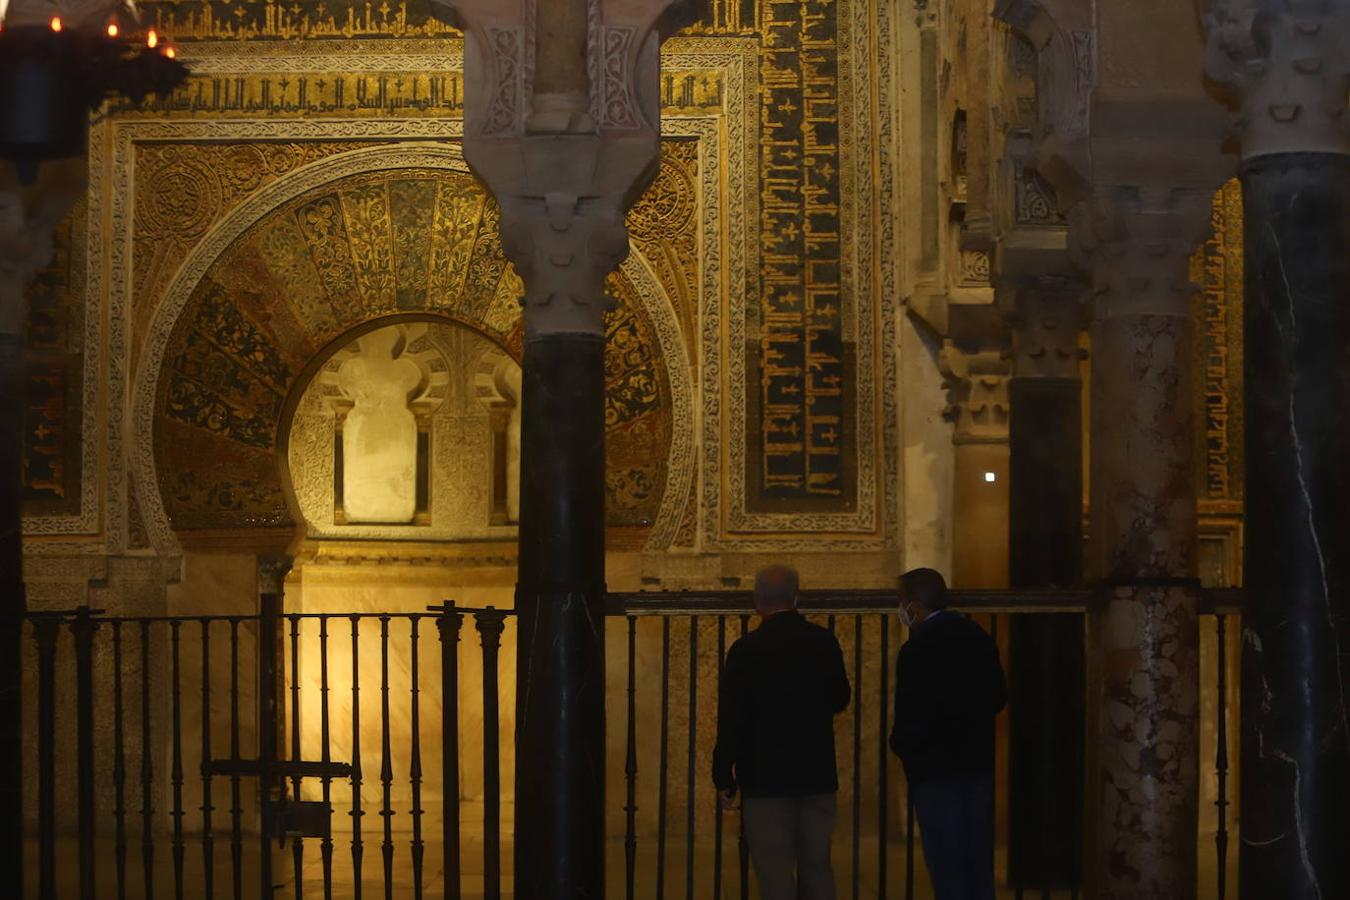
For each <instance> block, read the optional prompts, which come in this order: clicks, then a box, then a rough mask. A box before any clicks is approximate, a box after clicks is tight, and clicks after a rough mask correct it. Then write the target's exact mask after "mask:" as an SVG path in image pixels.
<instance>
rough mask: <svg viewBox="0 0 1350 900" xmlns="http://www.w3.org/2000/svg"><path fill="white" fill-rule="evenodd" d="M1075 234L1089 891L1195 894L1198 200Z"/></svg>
mask: <svg viewBox="0 0 1350 900" xmlns="http://www.w3.org/2000/svg"><path fill="white" fill-rule="evenodd" d="M1112 194H1113V195H1114V196H1115V197H1117V198H1118V202H1117V203H1116V204H1113V205H1112V206H1110V207H1105V208H1102V207H1098V208H1094V209H1093V213H1094V217H1093V219H1092V220H1091V221H1083V220H1080V221H1078V222H1076V223H1075V237H1076V239H1077V240H1079V241H1086V242H1087V243H1088V244H1089V245H1090V246H1089V249H1090V260H1091V265H1092V270H1093V276H1094V285H1095V289H1096V300H1095V308H1094V314H1095V318H1094V322H1093V325H1092V329H1091V348H1092V349H1091V353H1092V402H1091V409H1092V422H1091V438H1092V445H1091V450H1092V477H1091V486H1092V495H1091V523H1090V536H1091V543H1090V546H1089V578H1090V579H1093V580H1096V581H1098V582H1099V583H1101V584H1102V585H1103V590H1102V596H1101V602H1100V604H1099V606H1098V607H1096V608H1095V609H1094V610H1093V611H1092V613H1091V615H1090V616H1089V622H1088V628H1089V637H1088V647H1089V652H1090V654H1091V663H1092V664H1091V666H1090V671H1089V685H1090V686H1089V696H1088V702H1089V716H1088V723H1089V724H1088V727H1089V747H1090V752H1089V756H1090V757H1091V759H1090V764H1089V769H1088V778H1089V797H1088V804H1089V813H1088V815H1089V820H1088V821H1089V824H1090V826H1091V830H1090V835H1089V842H1088V848H1087V866H1088V868H1087V873H1086V875H1087V894H1088V896H1091V897H1094V898H1100V900H1114V898H1120V900H1125V898H1129V900H1136V898H1141V897H1167V898H1170V900H1186V898H1192V897H1194V896H1195V895H1196V874H1197V862H1198V860H1197V835H1196V828H1197V824H1198V819H1199V809H1198V798H1199V759H1198V749H1199V680H1200V679H1199V646H1198V643H1199V634H1198V628H1197V622H1196V617H1197V608H1198V596H1197V595H1198V584H1197V582H1196V581H1195V573H1196V554H1197V533H1196V528H1197V525H1196V497H1195V479H1194V475H1195V459H1194V457H1195V450H1194V443H1193V441H1194V427H1195V426H1194V421H1193V420H1194V415H1193V412H1192V409H1193V406H1194V402H1193V389H1192V373H1191V368H1192V352H1193V351H1192V346H1193V332H1194V325H1193V323H1192V321H1191V299H1192V296H1193V293H1194V288H1193V286H1192V285H1191V283H1190V281H1189V260H1190V257H1191V253H1192V251H1193V249H1194V247H1195V246H1196V245H1197V244H1198V243H1199V241H1200V240H1201V238H1202V237H1203V235H1204V233H1205V230H1206V229H1207V227H1208V224H1209V210H1210V205H1211V203H1212V192H1211V191H1208V190H1198V189H1197V190H1193V191H1178V190H1173V189H1171V188H1168V187H1162V186H1159V187H1154V188H1148V187H1145V188H1139V187H1134V188H1130V189H1118V190H1115V191H1113V192H1112Z"/></svg>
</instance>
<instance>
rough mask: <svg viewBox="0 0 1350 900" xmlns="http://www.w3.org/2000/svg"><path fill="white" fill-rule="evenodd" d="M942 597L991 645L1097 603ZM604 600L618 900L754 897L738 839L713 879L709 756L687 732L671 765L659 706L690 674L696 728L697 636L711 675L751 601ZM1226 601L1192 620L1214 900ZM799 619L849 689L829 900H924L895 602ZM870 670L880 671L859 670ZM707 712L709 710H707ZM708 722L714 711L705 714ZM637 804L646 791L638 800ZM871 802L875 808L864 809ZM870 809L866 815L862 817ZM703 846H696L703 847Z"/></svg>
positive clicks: (1232, 599) (665, 706) (810, 602)
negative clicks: (616, 767)
mask: <svg viewBox="0 0 1350 900" xmlns="http://www.w3.org/2000/svg"><path fill="white" fill-rule="evenodd" d="M953 593H954V597H953V601H954V606H955V608H957V609H959V610H961V611H963V612H965V613H967V614H971V615H972V616H974V617H975V618H976V619H977V620H978V621H980V622H981V624H983V625H984V626H985V628H986V629H987V630H989V631H990V632H991V634H992V635H993V636H994V637H995V639H996V640H998V638H999V637H1000V633H1001V632H1002V631H1003V629H1004V628H1005V627H1006V620H1007V617H1008V616H1011V615H1028V614H1043V613H1078V614H1085V613H1086V612H1088V611H1089V610H1090V609H1091V608H1092V606H1093V604H1095V603H1097V602H1098V599H1099V597H1100V594H1099V593H1097V592H1095V591H1092V590H1046V591H956V592H953ZM608 602H609V607H608V614H609V615H610V616H611V617H614V618H619V619H622V620H624V622H625V631H626V640H627V653H626V657H627V661H628V667H627V673H626V678H627V683H626V686H625V691H626V697H627V716H628V719H627V727H626V730H625V740H626V747H625V753H624V762H625V764H624V778H625V792H624V793H625V800H626V803H625V833H624V840H623V847H624V861H625V865H624V876H625V884H624V896H625V897H626V898H628V900H632V898H634V897H639V896H644V897H645V896H654V897H656V898H664V897H665V896H666V894H667V893H668V891H669V890H670V888H671V884H670V882H671V881H672V880H673V881H675V882H676V883H675V885H674V886H675V887H676V888H683V891H682V895H683V896H684V897H685V898H687V900H692V898H694V897H702V896H712V897H713V898H714V900H720V898H722V897H723V896H736V897H739V898H742V900H748V898H750V897H751V896H752V895H751V893H750V890H749V885H750V874H749V864H748V858H747V853H746V848H745V844H744V839H743V836H741V835H737V837H736V851H737V852H736V854H735V857H734V859H735V863H734V868H733V870H732V871H730V872H727V871H725V868H724V859H725V858H726V850H725V848H724V842H725V835H726V832H727V830H728V828H727V823H726V822H724V819H725V813H723V812H722V811H721V810H720V809H716V808H710V807H709V805H707V804H705V806H704V809H703V810H702V811H701V812H700V814H699V815H698V816H696V815H695V812H696V809H697V808H698V805H699V797H700V793H702V794H705V795H710V794H711V792H712V789H711V783H710V778H709V773H708V772H706V771H703V770H702V768H700V766H699V765H697V764H696V763H697V762H698V761H699V760H700V757H699V752H700V750H702V751H704V754H705V755H706V752H707V751H708V750H709V749H710V748H708V747H706V746H701V745H699V744H697V743H696V742H695V740H694V733H695V730H694V728H693V727H690V728H689V729H688V731H687V733H686V735H685V737H687V739H688V743H687V744H686V745H685V747H684V748H683V749H684V751H685V754H686V758H685V760H683V761H680V760H675V761H672V760H671V752H672V751H674V750H675V747H674V741H673V740H672V736H671V731H672V728H671V718H672V714H673V712H675V711H674V710H673V709H672V706H671V693H672V691H671V679H672V676H673V675H678V674H680V671H681V670H683V671H684V672H687V673H688V675H687V676H686V681H685V682H684V684H683V685H682V686H681V690H679V691H677V693H680V694H681V695H685V696H687V702H688V707H689V708H688V718H689V722H691V723H693V722H695V721H696V720H697V714H698V713H697V711H698V709H700V708H701V707H700V704H708V703H709V700H712V698H715V697H716V683H714V684H713V685H711V686H710V690H708V691H706V692H704V693H703V694H700V689H699V682H698V675H697V672H698V667H697V665H696V664H695V662H694V661H695V660H697V659H698V658H699V656H700V650H699V647H700V636H699V634H700V630H703V631H705V632H712V633H715V638H716V657H715V658H716V661H717V667H716V670H715V671H716V672H717V674H718V675H719V676H720V671H721V663H722V660H723V659H724V658H725V655H726V650H727V647H728V644H729V642H730V641H731V640H734V639H735V638H736V637H739V636H740V635H742V634H744V633H745V632H746V631H747V630H748V628H749V627H750V624H751V610H752V604H751V597H750V595H749V594H748V593H746V592H743V591H721V592H700V593H693V592H684V593H679V594H670V593H655V592H653V593H624V594H617V593H616V594H611V595H610V596H609V598H608ZM1238 602H1239V594H1238V592H1236V591H1212V592H1208V593H1206V594H1205V595H1204V602H1203V608H1202V613H1203V614H1204V615H1206V616H1212V617H1213V620H1214V628H1215V634H1216V637H1217V648H1218V649H1217V654H1218V658H1217V664H1216V666H1215V672H1214V673H1213V685H1212V686H1213V687H1214V688H1215V690H1216V694H1215V696H1216V702H1217V722H1216V735H1215V767H1214V771H1215V776H1216V780H1217V798H1218V799H1217V802H1216V804H1215V806H1216V808H1217V809H1216V811H1217V822H1216V826H1215V828H1216V830H1215V859H1214V863H1213V865H1214V868H1215V870H1216V879H1217V884H1216V891H1217V894H1216V896H1217V897H1219V898H1224V897H1225V896H1226V891H1227V865H1228V858H1227V857H1228V854H1227V847H1228V840H1229V831H1228V826H1227V812H1228V807H1229V802H1228V799H1227V797H1228V783H1227V779H1228V776H1229V768H1228V741H1229V736H1228V728H1229V715H1228V704H1227V694H1228V655H1227V649H1226V648H1227V641H1228V639H1229V637H1230V635H1231V626H1232V620H1233V619H1234V618H1236V617H1235V615H1234V612H1235V610H1236V608H1237V603H1238ZM800 609H801V611H802V612H803V613H805V614H807V615H808V616H809V617H810V618H812V619H814V620H816V621H818V622H820V623H821V624H823V625H826V626H827V627H828V628H829V629H830V630H831V632H833V633H834V634H835V635H836V636H837V637H839V638H840V639H841V643H842V644H843V647H844V651H845V655H846V663H847V664H848V666H849V669H850V680H851V682H852V685H853V696H854V704H853V706H852V708H851V710H850V711H848V712H846V713H845V714H844V715H843V717H842V719H843V721H842V723H841V727H840V728H839V729H838V733H837V740H838V742H839V750H840V759H841V762H843V763H844V768H845V769H846V779H845V780H844V783H843V784H842V785H841V788H842V790H841V797H840V799H841V804H840V810H841V820H840V822H839V823H838V824H837V825H836V830H835V835H836V837H835V840H836V853H835V863H836V876H837V878H840V879H841V884H842V885H843V886H845V890H844V891H843V892H841V897H843V896H846V897H852V898H855V900H856V898H860V897H868V896H875V897H878V898H880V900H886V898H888V897H893V896H903V897H904V898H905V900H913V898H915V897H921V896H931V889H930V888H929V886H928V884H927V877H926V874H925V872H924V868H923V864H922V859H921V857H920V852H919V850H920V846H921V844H920V840H919V838H920V835H919V834H918V832H917V828H916V826H915V819H914V809H913V805H912V803H910V801H909V796H908V790H907V788H906V787H905V785H904V783H903V776H902V775H900V773H899V768H898V764H896V763H895V762H894V761H892V760H891V758H890V750H889V746H888V742H887V737H888V734H889V725H890V722H889V714H890V710H891V703H892V695H891V690H892V688H893V685H892V683H891V681H892V677H893V676H892V665H893V658H892V653H893V648H895V649H898V645H899V642H900V641H902V640H903V633H902V631H903V629H901V628H900V626H899V624H898V622H897V621H896V616H895V595H894V592H893V591H808V592H804V593H803V595H802V598H801V602H800ZM645 618H656V619H659V621H660V626H659V629H660V662H659V671H656V672H650V673H644V672H642V671H640V666H639V663H638V653H637V645H638V634H639V622H640V621H641V620H643V619H645ZM681 623H683V624H681ZM709 623H711V624H709ZM677 629H678V631H677ZM673 635H674V636H675V637H676V638H678V639H679V640H678V643H679V648H680V649H681V650H683V651H684V652H685V653H687V656H688V662H687V664H686V666H687V667H684V666H682V667H675V666H673V665H672V644H673V640H672V636H673ZM704 639H706V637H705V638H704ZM873 654H875V656H873ZM869 659H872V660H874V661H879V662H878V664H875V665H869V664H868V663H869ZM648 674H649V675H650V677H654V678H657V679H659V683H660V703H659V723H658V725H657V726H656V727H657V729H658V735H657V746H658V752H657V754H656V755H655V758H654V760H653V762H654V763H655V768H656V771H655V772H654V773H651V774H649V775H647V776H646V777H647V778H648V779H649V782H648V783H649V784H650V781H651V780H654V781H655V784H656V786H655V791H654V793H655V797H654V802H655V804H656V813H655V817H656V822H655V825H654V827H652V828H651V829H649V830H647V831H646V832H644V829H643V828H642V826H641V824H640V822H639V817H638V806H639V803H638V799H637V798H638V797H639V795H640V794H641V793H642V791H641V782H640V778H641V777H642V776H643V775H644V774H646V773H644V772H642V771H641V767H640V765H639V759H640V757H641V754H640V753H639V750H638V748H639V744H640V742H641V733H640V729H639V728H638V726H637V724H636V722H637V720H638V719H639V717H640V715H639V708H640V704H639V702H638V700H637V696H638V694H639V693H640V690H639V686H640V684H641V682H642V680H643V679H644V678H645V677H647V675H648ZM649 693H650V692H649ZM712 702H713V703H714V704H715V700H712ZM710 712H713V713H715V706H714V707H713V709H712V710H710ZM869 736H870V740H869ZM677 737H678V735H677ZM1001 740H1002V738H1001ZM678 769H683V770H684V771H685V772H686V773H687V775H686V779H687V780H686V784H685V796H684V798H683V801H684V804H685V807H684V811H685V821H684V823H683V825H684V828H683V834H679V833H672V830H671V828H670V825H671V824H672V823H671V821H670V811H671V807H672V805H673V801H672V798H671V796H670V790H669V781H670V780H671V778H672V775H673V773H674V772H675V771H677V770H678ZM1080 777H1081V776H1080ZM647 793H649V794H650V793H652V792H651V791H650V790H649V791H648V792H647ZM873 798H879V799H877V800H875V802H874V799H873ZM872 806H875V808H874V809H869V808H870V807H872ZM869 812H870V813H871V815H869ZM896 816H901V818H900V820H899V821H898V822H896V820H895V817H896ZM869 818H870V822H869ZM895 825H898V828H896V827H893V826H895ZM704 835H708V837H706V838H705V837H704ZM897 837H901V838H903V841H902V843H899V844H896V843H895V839H896V838H897ZM703 840H707V841H710V842H711V843H712V847H711V851H710V854H708V855H710V858H711V866H710V871H707V870H704V869H701V868H700V867H698V865H697V862H698V861H699V860H700V859H702V858H703V854H702V851H701V849H700V841H703ZM644 841H648V842H654V844H655V846H654V847H652V848H651V856H653V857H654V865H652V866H650V867H643V866H641V865H640V864H639V859H640V858H642V856H641V854H640V853H639V848H640V846H641V845H642V844H643V842H644ZM672 843H682V851H683V854H684V859H683V863H684V865H683V869H684V878H683V883H682V884H680V883H679V880H680V879H679V878H678V875H674V874H673V873H672V872H671V871H669V870H668V868H667V866H666V861H667V856H668V854H669V852H671V850H672V848H671V846H670V845H671V844H672ZM840 851H842V852H840ZM895 863H898V864H899V867H900V871H901V875H900V881H899V882H898V883H894V882H893V868H894V865H893V864H895ZM733 889H734V891H735V893H734V894H733V892H732V891H733ZM897 892H898V894H897ZM1023 893H1024V892H1023V891H1022V890H1020V889H1017V890H1015V891H1014V892H1013V896H1015V897H1017V898H1018V900H1020V898H1022V896H1023ZM1035 893H1036V894H1037V895H1040V896H1043V897H1045V898H1050V897H1053V896H1060V897H1075V898H1076V897H1077V896H1078V891H1077V890H1072V891H1065V890H1061V891H1059V892H1058V894H1056V893H1055V892H1052V891H1044V892H1042V891H1039V890H1038V891H1036V892H1035Z"/></svg>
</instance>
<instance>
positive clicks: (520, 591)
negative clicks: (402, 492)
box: [515, 334, 605, 900]
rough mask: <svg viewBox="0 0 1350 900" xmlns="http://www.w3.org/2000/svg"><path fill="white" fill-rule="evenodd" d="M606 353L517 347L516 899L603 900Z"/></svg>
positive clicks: (557, 342) (584, 342)
mask: <svg viewBox="0 0 1350 900" xmlns="http://www.w3.org/2000/svg"><path fill="white" fill-rule="evenodd" d="M604 375H605V373H604V339H603V338H602V337H601V336H599V335H588V334H549V335H541V336H539V337H536V338H534V339H532V340H529V341H527V342H526V344H525V358H524V365H523V398H522V403H523V405H522V409H521V467H520V468H521V479H522V482H521V492H520V564H519V566H520V567H519V579H518V582H517V588H516V609H517V612H518V613H519V631H518V634H519V638H518V640H519V683H518V685H517V695H516V704H517V705H516V710H517V711H516V716H517V727H516V743H517V757H516V772H517V774H516V808H517V810H518V813H517V816H516V861H517V863H516V876H515V877H516V892H517V894H516V895H517V896H520V897H559V898H560V897H575V898H595V900H599V898H601V897H603V896H604V858H605V854H604V828H603V819H604V815H603V810H604V809H605V805H604V799H605V783H604V771H605V742H604V733H605V613H604V591H605V583H604V581H605V505H604V501H605V427H604V395H605V380H604Z"/></svg>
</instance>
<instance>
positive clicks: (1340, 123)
mask: <svg viewBox="0 0 1350 900" xmlns="http://www.w3.org/2000/svg"><path fill="white" fill-rule="evenodd" d="M1205 22H1206V25H1207V27H1208V31H1209V46H1208V59H1207V65H1206V69H1207V71H1208V74H1209V76H1210V77H1211V78H1213V79H1214V80H1215V81H1218V82H1221V83H1223V84H1226V85H1229V86H1230V87H1232V88H1233V89H1234V90H1235V91H1236V92H1237V94H1238V99H1239V101H1240V111H1239V112H1238V114H1237V116H1236V119H1235V122H1234V126H1235V128H1236V130H1237V133H1238V135H1239V138H1240V140H1241V145H1242V154H1243V156H1245V157H1253V156H1260V155H1266V154H1272V153H1338V154H1350V113H1348V112H1347V104H1346V96H1347V93H1350V0H1292V2H1288V3H1278V4H1272V3H1269V2H1263V0H1213V2H1212V3H1211V5H1210V8H1209V12H1208V15H1207V16H1206V17H1205Z"/></svg>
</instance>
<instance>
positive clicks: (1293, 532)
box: [1240, 153, 1350, 900]
mask: <svg viewBox="0 0 1350 900" xmlns="http://www.w3.org/2000/svg"><path fill="white" fill-rule="evenodd" d="M1241 177H1242V192H1243V203H1244V212H1245V220H1244V222H1245V241H1246V265H1247V284H1246V296H1245V332H1246V351H1245V378H1246V416H1247V434H1246V453H1247V481H1246V491H1247V493H1246V498H1247V516H1246V540H1245V548H1246V549H1245V560H1244V565H1243V577H1244V586H1245V588H1246V604H1245V606H1244V610H1243V660H1242V714H1241V715H1242V719H1241V721H1242V780H1241V787H1240V790H1241V814H1242V832H1241V839H1242V845H1241V850H1240V867H1241V892H1242V896H1243V897H1244V898H1247V897H1249V898H1253V900H1255V898H1267V897H1277V896H1278V897H1281V898H1288V900H1313V898H1317V900H1330V898H1333V897H1347V896H1350V853H1347V852H1346V842H1347V840H1350V728H1348V727H1347V707H1346V695H1347V692H1348V691H1350V678H1347V674H1348V673H1350V659H1348V658H1347V653H1350V467H1348V466H1350V155H1343V154H1331V153H1307V154H1299V153H1283V154H1272V155H1268V156H1259V157H1256V158H1254V159H1250V160H1248V161H1247V162H1246V163H1245V164H1244V166H1243V169H1242V175H1241Z"/></svg>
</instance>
